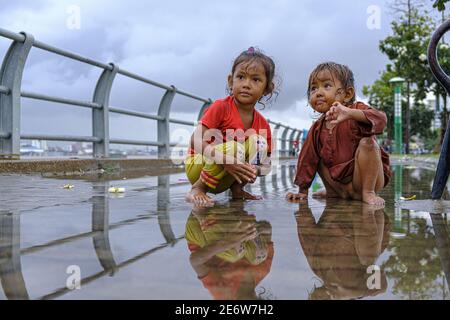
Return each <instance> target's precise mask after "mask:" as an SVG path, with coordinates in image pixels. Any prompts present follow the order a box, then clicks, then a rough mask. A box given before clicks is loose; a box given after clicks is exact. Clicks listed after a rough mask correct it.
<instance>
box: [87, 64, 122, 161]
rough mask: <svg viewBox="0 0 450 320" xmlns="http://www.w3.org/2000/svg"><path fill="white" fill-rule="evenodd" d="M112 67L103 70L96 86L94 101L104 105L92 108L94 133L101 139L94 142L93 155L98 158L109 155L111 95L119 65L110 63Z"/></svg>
mask: <svg viewBox="0 0 450 320" xmlns="http://www.w3.org/2000/svg"><path fill="white" fill-rule="evenodd" d="M110 65H111V66H112V69H111V70H109V69H105V70H103V72H102V74H101V75H100V78H99V79H98V81H97V85H96V86H95V91H94V98H93V101H94V102H95V103H98V104H99V105H101V106H102V108H101V109H97V108H94V109H92V133H93V136H94V137H96V138H99V139H100V141H97V142H94V143H93V156H94V157H96V158H101V157H108V156H109V97H110V93H111V87H112V84H113V81H114V78H115V76H116V74H117V71H118V69H119V68H118V67H117V66H116V65H114V64H113V63H111V64H110Z"/></svg>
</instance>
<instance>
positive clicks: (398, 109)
mask: <svg viewBox="0 0 450 320" xmlns="http://www.w3.org/2000/svg"><path fill="white" fill-rule="evenodd" d="M389 82H390V83H392V84H394V92H395V96H394V110H395V112H394V115H395V116H394V125H395V126H394V139H395V153H398V154H402V153H403V133H402V85H403V82H405V79H403V78H400V77H395V78H392V79H391V80H389Z"/></svg>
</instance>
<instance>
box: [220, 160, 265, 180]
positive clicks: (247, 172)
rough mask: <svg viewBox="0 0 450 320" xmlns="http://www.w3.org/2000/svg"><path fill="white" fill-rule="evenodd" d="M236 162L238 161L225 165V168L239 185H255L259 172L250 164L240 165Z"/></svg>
mask: <svg viewBox="0 0 450 320" xmlns="http://www.w3.org/2000/svg"><path fill="white" fill-rule="evenodd" d="M236 162H237V160H236V161H235V162H234V163H233V164H224V165H223V168H224V169H225V171H226V172H228V173H229V174H230V175H232V176H233V178H234V179H236V181H237V182H238V183H239V184H242V183H243V182H250V183H253V182H254V181H255V179H256V173H257V170H255V169H254V168H253V167H252V166H251V165H250V164H248V163H241V164H240V163H236Z"/></svg>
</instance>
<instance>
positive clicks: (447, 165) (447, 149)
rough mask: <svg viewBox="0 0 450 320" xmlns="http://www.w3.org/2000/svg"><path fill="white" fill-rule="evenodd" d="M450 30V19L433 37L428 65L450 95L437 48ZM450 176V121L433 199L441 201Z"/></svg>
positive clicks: (433, 190) (449, 83) (447, 77)
mask: <svg viewBox="0 0 450 320" xmlns="http://www.w3.org/2000/svg"><path fill="white" fill-rule="evenodd" d="M448 30H450V19H449V20H447V21H445V22H444V23H443V24H442V25H441V26H440V27H439V28H438V29H437V30H436V31H435V32H434V34H433V35H432V37H431V40H430V45H429V46H428V64H429V66H430V69H431V72H432V73H433V75H434V77H435V78H436V80H437V81H438V82H439V83H440V84H441V85H442V86H443V87H444V88H445V90H447V92H448V93H449V94H450V77H449V76H448V75H447V74H446V73H445V72H444V70H442V67H441V66H440V65H439V60H438V57H437V46H438V44H439V40H440V39H441V38H442V36H443V35H444V34H445V33H446V32H447V31H448ZM449 174H450V121H448V122H447V130H446V131H445V136H444V141H443V142H442V147H441V155H440V157H439V162H438V166H437V169H436V175H435V177H434V181H433V188H432V190H431V198H432V199H440V198H441V197H442V193H443V192H444V188H445V186H446V185H447V180H448V176H449Z"/></svg>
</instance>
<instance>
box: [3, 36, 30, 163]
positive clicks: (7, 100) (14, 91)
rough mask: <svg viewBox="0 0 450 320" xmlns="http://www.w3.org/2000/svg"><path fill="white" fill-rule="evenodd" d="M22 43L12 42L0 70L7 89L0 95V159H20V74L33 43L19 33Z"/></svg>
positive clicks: (28, 37)
mask: <svg viewBox="0 0 450 320" xmlns="http://www.w3.org/2000/svg"><path fill="white" fill-rule="evenodd" d="M21 34H22V35H23V36H24V41H23V42H19V41H14V42H13V43H12V44H11V46H10V47H9V50H8V52H7V53H6V55H5V58H4V59H3V64H2V68H1V70H0V85H1V86H4V87H7V88H8V89H9V94H0V132H2V133H5V134H6V135H7V137H6V138H5V137H4V138H0V159H19V158H20V91H21V87H22V74H23V69H24V68H25V63H26V61H27V57H28V53H29V52H30V50H31V47H32V46H33V43H34V37H33V36H32V35H31V34H28V33H24V32H21Z"/></svg>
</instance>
